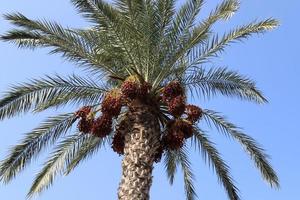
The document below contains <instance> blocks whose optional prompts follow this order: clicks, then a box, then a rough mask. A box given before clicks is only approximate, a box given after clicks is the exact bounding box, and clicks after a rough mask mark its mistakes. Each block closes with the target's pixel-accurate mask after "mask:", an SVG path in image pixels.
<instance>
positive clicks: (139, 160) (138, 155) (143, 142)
mask: <svg viewBox="0 0 300 200" xmlns="http://www.w3.org/2000/svg"><path fill="white" fill-rule="evenodd" d="M128 120H129V131H128V132H127V133H126V134H125V147H124V158H123V161H122V178H121V182H120V185H119V190H118V199H119V200H149V192H150V187H151V185H152V170H153V164H154V158H155V153H156V151H157V149H158V147H159V134H160V126H159V122H158V120H157V119H156V117H155V116H154V114H153V113H152V112H151V110H150V108H148V107H147V106H146V105H143V104H138V105H135V106H132V107H131V108H130V111H129V113H128Z"/></svg>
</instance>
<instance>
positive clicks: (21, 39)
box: [1, 13, 115, 74]
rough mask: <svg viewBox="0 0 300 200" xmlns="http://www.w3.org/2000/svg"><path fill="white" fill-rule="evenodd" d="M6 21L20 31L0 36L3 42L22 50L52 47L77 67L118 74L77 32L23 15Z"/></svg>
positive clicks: (10, 16) (8, 16)
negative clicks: (13, 44)
mask: <svg viewBox="0 0 300 200" xmlns="http://www.w3.org/2000/svg"><path fill="white" fill-rule="evenodd" d="M5 17H6V19H7V20H9V21H10V22H11V23H12V24H14V25H16V26H18V27H20V28H21V29H20V30H19V29H15V30H12V31H9V32H8V33H6V34H5V35H3V36H1V39H2V40H4V41H10V42H14V43H16V44H17V45H18V46H19V47H27V48H36V47H50V48H52V50H51V52H50V53H61V54H62V55H63V57H64V58H66V59H68V60H70V61H74V62H75V63H76V64H79V65H83V66H85V65H87V66H89V67H92V68H94V70H98V71H99V70H100V71H101V70H102V72H106V73H110V74H115V72H114V71H113V70H112V69H111V66H107V65H106V64H107V63H105V62H104V61H103V59H101V57H100V56H99V55H98V54H97V52H95V51H94V49H93V48H92V47H93V45H91V44H90V43H87V41H86V40H84V39H83V38H82V37H80V36H79V35H78V34H77V33H76V32H75V31H74V30H73V31H72V30H70V29H69V28H64V27H62V26H61V25H59V24H58V23H54V22H49V21H46V20H43V21H41V20H31V19H29V18H27V17H25V16H24V15H22V14H20V13H15V14H8V15H6V16H5ZM98 41H99V40H98ZM99 45H100V44H99ZM95 58H97V59H95Z"/></svg>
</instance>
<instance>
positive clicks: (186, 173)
mask: <svg viewBox="0 0 300 200" xmlns="http://www.w3.org/2000/svg"><path fill="white" fill-rule="evenodd" d="M178 162H179V163H180V165H181V168H182V171H183V178H184V188H185V193H186V199H187V200H194V199H195V198H197V194H196V192H195V187H194V184H193V182H194V174H193V172H192V171H191V163H190V161H189V158H188V154H187V149H185V148H181V149H180V150H179V152H178Z"/></svg>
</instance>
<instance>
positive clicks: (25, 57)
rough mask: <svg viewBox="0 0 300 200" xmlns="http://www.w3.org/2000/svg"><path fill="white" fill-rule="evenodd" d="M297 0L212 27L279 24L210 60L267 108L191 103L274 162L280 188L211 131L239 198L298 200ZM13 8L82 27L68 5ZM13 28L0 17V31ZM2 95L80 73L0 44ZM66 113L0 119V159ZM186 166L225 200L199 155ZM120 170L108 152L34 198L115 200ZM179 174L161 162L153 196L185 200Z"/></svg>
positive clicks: (24, 182)
mask: <svg viewBox="0 0 300 200" xmlns="http://www.w3.org/2000/svg"><path fill="white" fill-rule="evenodd" d="M206 2H207V3H206V6H204V9H203V11H202V13H201V15H200V17H201V16H202V17H203V16H205V15H206V14H207V13H208V12H209V11H210V9H211V8H213V7H214V5H216V3H217V2H219V1H208V0H207V1H206ZM299 10H300V1H299V0H289V1H274V0H242V4H241V9H240V11H239V12H238V13H237V14H236V15H235V16H234V17H233V18H232V20H231V21H230V22H226V23H223V24H218V25H217V27H216V28H217V30H218V31H220V32H223V31H225V30H228V29H230V27H233V26H235V25H241V24H243V23H247V22H250V21H252V20H253V19H264V18H268V17H275V18H277V19H279V20H280V21H281V26H280V27H279V28H278V29H277V30H275V31H272V32H270V33H267V34H265V35H259V36H254V37H251V38H250V39H249V40H247V41H245V42H243V43H238V44H233V45H231V46H230V47H228V48H227V51H226V53H225V54H222V56H221V57H220V58H219V59H217V60H216V66H228V67H229V68H231V69H235V70H239V71H240V72H241V73H242V74H245V75H248V76H250V77H251V78H253V79H255V80H256V82H257V84H258V86H259V87H260V89H261V90H263V91H264V93H265V94H266V96H267V97H268V99H269V101H270V103H269V104H267V105H263V106H259V105H255V104H252V103H249V102H241V101H239V100H237V99H229V98H224V97H217V98H214V99H212V100H211V101H209V102H208V101H203V100H196V103H197V104H199V105H201V106H202V107H204V108H209V109H214V110H217V111H220V112H223V113H224V114H225V115H226V116H228V118H229V119H230V120H231V121H233V122H235V123H236V124H238V125H239V126H241V127H243V128H244V130H245V132H247V133H248V134H250V135H251V136H253V137H254V138H256V139H257V140H258V141H259V142H260V143H261V144H263V146H264V147H265V148H266V149H267V152H268V154H270V155H271V157H272V161H271V162H272V164H273V166H274V168H275V169H276V170H277V172H278V175H279V177H280V181H281V189H280V190H278V191H277V190H272V189H270V188H269V187H268V185H267V184H266V183H265V182H264V181H263V180H262V179H261V178H260V174H259V172H258V171H257V170H256V169H255V168H254V165H253V163H252V162H251V161H250V159H249V158H248V156H247V155H246V154H245V153H244V152H243V151H242V148H241V147H240V146H239V145H237V143H235V142H233V141H228V140H227V139H226V138H224V137H223V136H222V135H220V134H217V133H216V131H212V132H210V133H211V134H210V136H211V139H214V141H215V143H216V145H217V146H218V148H219V150H220V151H221V152H222V155H223V157H224V158H225V160H226V161H227V163H228V164H229V165H230V166H231V172H232V175H233V177H234V178H235V181H236V183H237V185H238V187H239V189H240V191H241V196H242V197H243V199H244V200H271V199H272V200H296V199H299V196H300V190H299V189H300V188H299V180H300V173H299V168H300V161H299V154H300V150H299V140H300V136H299V127H298V125H299V124H298V123H299V111H300V106H299V102H300V94H299V86H300V79H299V75H300V68H299V64H298V62H297V60H298V59H297V57H298V56H299V46H300V40H299V35H300V26H299V17H300V14H299ZM12 11H19V12H21V13H23V14H25V15H26V16H28V17H31V18H47V19H51V20H56V21H58V22H61V23H62V24H63V25H67V26H70V27H84V26H86V23H85V22H84V21H83V20H82V19H81V18H80V17H79V16H78V15H77V14H76V12H75V9H74V8H73V7H72V5H71V3H70V2H69V1H68V0H43V1H40V0H27V1H20V0H1V1H0V14H1V15H2V14H4V13H8V12H12ZM10 27H11V26H10V25H9V24H8V23H7V22H6V21H4V20H3V18H0V34H2V33H4V32H5V31H7V30H9V28H10ZM0 58H1V59H0V68H1V71H0V94H3V92H5V91H6V89H7V88H8V86H9V85H10V84H12V83H16V82H17V83H19V82H22V81H26V80H27V79H28V78H33V77H40V76H43V75H45V74H54V73H59V74H72V73H80V70H78V69H76V68H75V67H74V66H73V64H70V63H68V62H66V61H63V60H62V59H61V58H60V57H59V56H58V55H48V54H47V50H45V49H42V50H37V51H30V50H20V49H18V48H17V47H15V46H13V45H11V44H7V43H3V42H1V43H0ZM70 110H71V108H68V107H67V108H64V109H61V110H56V111H55V110H53V111H48V112H46V113H43V114H38V115H31V114H27V115H25V116H23V115H22V116H20V117H18V118H14V119H10V120H4V121H1V122H0V135H1V139H0V158H1V159H3V158H4V156H5V155H6V153H7V151H8V148H9V147H11V146H12V145H14V144H16V143H17V142H18V141H19V140H20V139H21V138H22V137H23V135H24V133H26V132H28V131H30V130H31V129H32V128H34V127H35V126H37V125H38V123H39V122H40V121H42V119H44V118H45V117H46V116H48V115H55V114H56V113H61V112H63V111H70ZM45 155H46V154H44V155H42V156H41V157H39V159H38V160H37V162H35V163H33V164H32V165H30V167H28V168H27V169H26V170H25V171H24V172H23V173H22V174H20V175H19V176H18V177H17V178H16V179H15V180H14V181H13V182H12V183H11V184H9V185H6V186H4V185H0V199H3V200H21V199H25V196H26V192H27V191H28V189H29V187H30V183H31V181H32V180H33V177H34V175H35V174H36V173H37V172H38V170H39V169H40V168H41V166H42V163H43V162H44V160H45ZM191 158H192V165H193V168H194V173H195V174H196V175H197V176H196V178H197V179H196V181H197V182H196V190H197V191H198V195H199V199H202V200H223V199H227V197H226V194H225V192H224V190H223V188H222V187H221V186H220V185H219V184H218V181H217V178H216V176H215V175H214V173H213V171H212V170H211V169H209V167H208V166H206V165H205V164H204V163H203V161H202V159H201V156H200V155H198V154H196V153H192V154H191ZM120 173H121V157H119V156H117V155H116V154H115V153H113V152H112V151H111V149H110V148H109V147H107V148H106V149H102V150H101V151H100V152H99V153H98V154H97V155H96V156H94V157H93V158H92V159H90V160H88V161H87V162H85V163H84V164H82V165H81V166H80V167H79V168H77V170H75V171H74V172H73V173H72V174H71V175H70V176H68V177H60V178H58V179H57V180H56V181H55V184H54V186H53V187H51V188H50V189H49V190H48V191H46V192H44V193H43V194H42V195H41V196H40V197H39V198H38V199H40V200H54V199H58V200H60V199H67V200H69V199H72V200H85V199H89V200H100V199H104V200H113V199H116V191H117V187H118V183H119V178H120ZM182 182H183V181H182V174H181V173H178V174H177V176H176V180H175V183H174V185H173V186H172V187H171V186H169V184H168V181H167V179H166V175H165V173H164V170H163V167H162V164H157V165H155V171H154V182H153V187H152V189H151V199H153V200H160V199H172V200H182V199H184V190H183V185H182Z"/></svg>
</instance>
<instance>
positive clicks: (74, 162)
mask: <svg viewBox="0 0 300 200" xmlns="http://www.w3.org/2000/svg"><path fill="white" fill-rule="evenodd" d="M104 143H105V139H103V138H99V137H94V136H91V137H88V138H87V139H86V140H84V141H83V142H82V144H81V146H80V149H79V150H78V151H76V153H74V156H73V157H72V159H70V160H69V162H68V163H67V164H66V169H65V172H64V173H65V175H68V174H70V173H71V172H72V171H73V170H74V169H75V168H76V167H77V166H78V165H79V164H80V163H81V162H82V161H85V160H86V159H87V158H89V157H91V156H93V155H94V154H95V153H97V151H98V150H99V148H100V147H101V146H102V145H104Z"/></svg>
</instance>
